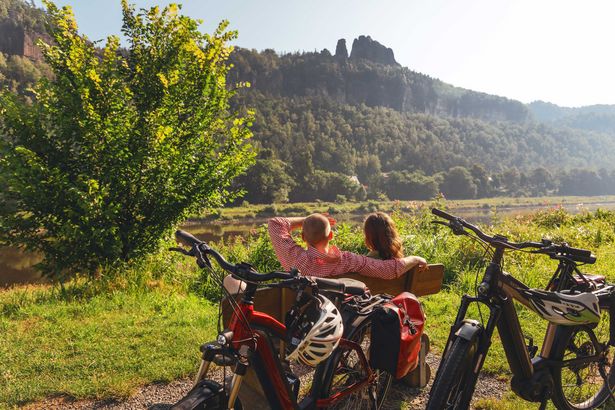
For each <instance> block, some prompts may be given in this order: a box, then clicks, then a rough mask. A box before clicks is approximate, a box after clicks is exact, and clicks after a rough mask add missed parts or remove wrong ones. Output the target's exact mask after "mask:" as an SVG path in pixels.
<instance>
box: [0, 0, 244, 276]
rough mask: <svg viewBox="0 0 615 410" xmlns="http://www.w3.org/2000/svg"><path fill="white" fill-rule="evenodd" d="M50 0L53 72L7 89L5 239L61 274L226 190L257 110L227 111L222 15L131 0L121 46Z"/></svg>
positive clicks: (1, 157)
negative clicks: (204, 21)
mask: <svg viewBox="0 0 615 410" xmlns="http://www.w3.org/2000/svg"><path fill="white" fill-rule="evenodd" d="M46 6H47V12H48V17H49V21H50V24H49V27H48V31H49V33H50V35H51V36H52V38H53V40H54V42H53V44H52V45H45V46H44V47H43V50H44V54H45V58H46V60H47V62H48V64H49V65H50V66H51V68H52V70H53V74H54V75H53V77H52V79H50V80H42V81H41V82H40V83H39V84H38V86H37V88H36V98H35V99H34V101H33V102H32V104H27V103H25V102H24V101H22V100H21V99H20V98H18V97H16V96H13V95H9V94H7V93H4V94H3V95H2V99H1V100H0V101H1V105H0V109H1V115H2V116H3V117H4V122H3V124H2V129H1V130H0V133H2V134H5V135H6V136H7V138H6V141H2V142H0V150H1V151H0V187H3V188H4V189H3V191H2V193H1V194H0V212H2V214H1V215H0V216H1V218H0V239H1V241H2V243H4V244H11V245H17V246H23V247H26V248H27V249H29V250H37V251H41V252H42V253H43V254H44V261H43V263H42V266H41V268H42V269H43V270H44V271H45V272H47V273H50V274H55V275H59V277H60V278H61V277H62V276H63V274H64V273H65V272H67V271H82V272H94V271H95V270H96V269H97V268H98V267H99V266H101V265H106V264H111V263H114V262H115V261H117V260H129V259H132V258H137V257H140V256H142V255H144V254H145V253H147V252H149V251H152V250H154V249H155V248H156V247H157V246H158V245H159V240H160V238H161V237H162V236H163V235H164V234H165V233H167V232H169V231H170V229H171V228H172V227H173V226H175V225H176V224H177V223H179V222H180V221H182V220H183V219H184V218H185V217H186V216H187V215H188V214H189V213H191V212H199V211H200V210H202V209H204V208H209V207H212V206H219V205H220V204H222V203H223V202H225V201H226V200H228V199H229V198H232V195H231V194H230V193H229V185H230V183H231V181H232V180H233V178H234V177H235V176H237V175H238V174H240V173H241V172H242V171H244V170H245V168H246V166H248V165H249V164H250V162H251V160H252V157H253V155H252V153H251V149H250V147H249V146H248V145H246V144H245V140H246V138H248V137H249V136H250V131H249V129H248V126H249V124H250V118H249V116H248V117H243V116H241V115H239V114H237V113H233V112H231V111H229V98H230V97H231V95H232V94H233V93H232V92H230V91H228V89H227V85H226V81H225V78H226V75H227V73H228V70H229V65H228V64H227V58H228V56H229V54H230V53H231V50H232V48H231V47H230V46H228V45H227V43H228V41H230V40H232V39H234V38H235V37H236V32H233V31H226V27H227V23H226V22H222V23H221V24H220V25H219V26H218V28H217V29H216V31H215V32H214V33H213V34H211V35H208V34H202V33H200V32H199V30H198V22H197V21H195V20H192V19H190V18H188V17H185V16H181V15H179V14H178V7H177V6H175V5H170V6H168V7H166V8H164V9H163V10H160V9H159V8H158V7H153V8H151V9H149V10H141V11H139V12H135V10H134V8H133V7H132V6H129V5H128V4H127V2H126V1H125V0H123V1H122V8H123V21H124V24H123V29H122V31H123V34H124V35H125V37H126V40H127V42H128V44H129V50H128V53H127V55H128V56H127V57H124V56H123V55H122V53H120V52H119V40H118V38H117V37H109V39H108V40H107V43H106V45H105V47H104V49H103V50H102V52H101V53H98V52H97V50H96V49H95V48H94V45H93V44H92V43H91V42H90V41H88V40H87V39H86V38H85V37H82V36H80V35H79V34H78V32H77V24H76V22H75V20H74V17H73V13H72V11H71V10H70V8H63V9H59V8H57V7H56V6H55V5H54V4H53V3H51V2H47V3H46ZM9 205H13V206H9ZM11 209H13V210H14V209H17V210H18V211H16V212H11V211H10V210H11Z"/></svg>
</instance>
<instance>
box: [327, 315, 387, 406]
mask: <svg viewBox="0 0 615 410" xmlns="http://www.w3.org/2000/svg"><path fill="white" fill-rule="evenodd" d="M371 325H372V322H371V318H369V317H366V318H365V320H363V321H362V322H361V324H359V325H358V326H357V327H356V328H355V329H353V331H352V332H351V334H350V335H349V336H348V339H349V340H352V341H354V342H356V343H358V344H359V345H360V346H361V349H362V350H363V352H364V353H365V355H366V356H367V357H368V359H369V348H370V344H371ZM329 360H330V369H331V370H330V371H328V372H326V375H325V380H324V381H323V386H324V389H323V392H324V395H323V397H324V398H327V397H332V396H334V395H335V394H337V393H340V392H343V391H344V390H345V389H347V388H348V387H349V386H351V385H352V384H354V383H356V382H357V381H360V380H362V379H364V378H365V377H367V374H366V369H365V368H364V367H363V366H362V365H361V362H360V360H359V356H358V354H357V352H356V350H354V349H349V348H346V347H342V346H340V347H338V348H337V349H335V351H334V352H333V354H332V355H331V358H330V359H329ZM372 371H374V372H376V380H375V382H374V383H371V384H369V385H367V386H365V387H364V388H362V389H359V390H357V391H356V392H354V393H352V394H349V395H348V396H346V397H345V398H343V399H342V400H341V401H340V402H338V403H337V404H335V405H333V406H331V407H329V408H330V409H348V410H350V409H352V410H354V409H365V410H368V409H369V410H378V409H380V408H381V407H382V405H383V403H384V401H385V400H386V396H387V394H388V392H389V389H390V387H391V383H392V381H393V376H392V375H391V374H390V373H387V372H385V371H382V370H377V369H372Z"/></svg>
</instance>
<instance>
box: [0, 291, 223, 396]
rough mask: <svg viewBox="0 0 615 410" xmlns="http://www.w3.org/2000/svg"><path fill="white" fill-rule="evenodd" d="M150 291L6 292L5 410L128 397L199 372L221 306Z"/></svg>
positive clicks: (2, 302) (0, 345) (2, 299)
mask: <svg viewBox="0 0 615 410" xmlns="http://www.w3.org/2000/svg"><path fill="white" fill-rule="evenodd" d="M150 286H151V288H148V287H145V286H144V287H142V288H141V289H139V290H138V291H137V290H136V289H134V288H132V289H131V288H123V289H115V290H109V291H108V292H104V293H100V294H93V295H78V296H76V295H74V294H68V295H67V294H62V293H61V292H59V291H58V290H57V289H54V288H52V287H49V286H36V287H32V286H30V287H27V288H17V289H13V290H8V291H3V292H0V312H2V317H1V319H0V333H1V334H2V335H3V336H2V338H0V369H1V370H0V408H1V407H2V406H3V405H2V403H4V405H5V406H8V407H11V406H18V405H21V404H24V403H28V402H32V401H36V400H41V399H44V398H46V397H51V396H58V395H65V396H69V397H72V398H76V399H80V398H121V397H126V396H129V395H130V394H131V393H133V392H134V391H135V389H137V388H138V387H139V386H141V385H143V384H147V383H151V382H157V381H162V382H165V381H171V380H175V379H177V378H181V377H185V376H187V375H189V374H191V373H193V372H195V371H196V367H197V366H198V361H199V357H200V356H199V350H198V347H199V345H200V344H202V343H204V342H206V341H208V340H211V339H212V338H213V337H214V336H215V329H216V314H217V307H216V306H214V305H213V304H212V303H211V302H209V301H207V300H206V299H204V298H200V297H198V296H197V295H194V294H190V293H186V292H184V291H182V290H181V289H180V288H178V287H172V286H164V285H163V286H160V282H155V281H154V282H152V283H150ZM81 290H83V289H81Z"/></svg>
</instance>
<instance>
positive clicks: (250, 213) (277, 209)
mask: <svg viewBox="0 0 615 410" xmlns="http://www.w3.org/2000/svg"><path fill="white" fill-rule="evenodd" d="M430 204H433V201H363V202H344V203H336V202H297V203H279V204H247V203H245V204H242V205H240V206H235V207H225V208H220V209H218V210H216V211H215V212H213V213H212V214H207V215H194V216H192V217H191V218H190V220H191V221H193V222H194V221H199V220H208V221H221V222H225V221H234V222H240V221H242V220H246V219H254V218H267V217H270V216H275V215H280V216H302V215H306V214H310V213H313V212H328V213H330V214H356V215H364V214H365V213H368V212H374V211H376V210H380V211H383V212H394V211H405V212H416V211H417V210H420V209H423V208H425V207H427V206H429V205H430ZM446 204H447V206H448V207H449V209H451V210H458V211H468V210H494V211H496V212H497V210H509V209H524V208H537V207H556V206H567V207H576V206H578V207H592V208H594V209H595V208H596V207H600V206H612V207H615V195H603V196H544V197H495V198H484V199H460V200H447V201H446Z"/></svg>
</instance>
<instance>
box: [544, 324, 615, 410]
mask: <svg viewBox="0 0 615 410" xmlns="http://www.w3.org/2000/svg"><path fill="white" fill-rule="evenodd" d="M609 320H610V317H609V315H607V314H603V315H602V318H601V319H600V322H599V323H598V325H597V326H596V327H595V328H593V329H591V328H589V327H585V326H581V327H574V328H560V329H558V333H557V336H556V340H558V341H559V342H558V343H556V344H555V345H554V352H553V354H554V357H555V358H558V359H559V360H562V361H563V366H562V367H560V368H554V370H553V380H554V382H555V385H554V391H553V396H552V400H553V403H554V404H555V406H556V407H557V408H558V409H564V410H588V409H595V408H597V407H599V406H601V405H603V404H604V403H605V402H606V401H607V400H609V398H610V397H611V392H612V391H613V390H614V388H615V370H614V369H613V353H614V352H613V347H610V346H609V345H608V340H609ZM600 351H602V354H599V352H600ZM596 356H600V357H599V358H596V359H591V358H592V357H596ZM583 359H587V360H583ZM606 408H615V402H614V401H613V399H610V401H609V403H608V405H607V406H606Z"/></svg>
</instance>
